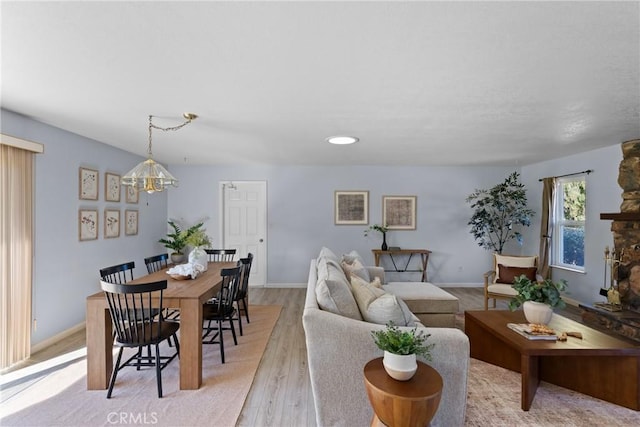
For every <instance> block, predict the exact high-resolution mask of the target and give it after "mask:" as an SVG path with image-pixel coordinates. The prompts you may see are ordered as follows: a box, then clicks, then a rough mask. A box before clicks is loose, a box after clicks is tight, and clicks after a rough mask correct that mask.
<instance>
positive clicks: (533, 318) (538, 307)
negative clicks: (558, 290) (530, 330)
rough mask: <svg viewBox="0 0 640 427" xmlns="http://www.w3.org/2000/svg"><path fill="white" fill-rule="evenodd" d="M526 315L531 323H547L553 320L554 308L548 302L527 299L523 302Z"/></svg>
mask: <svg viewBox="0 0 640 427" xmlns="http://www.w3.org/2000/svg"><path fill="white" fill-rule="evenodd" d="M522 311H524V317H525V318H526V319H527V321H528V322H529V323H540V324H542V325H546V324H547V323H549V322H550V321H551V317H552V316H553V309H552V308H551V306H549V305H548V304H544V303H542V302H535V301H525V302H524V303H523V304H522Z"/></svg>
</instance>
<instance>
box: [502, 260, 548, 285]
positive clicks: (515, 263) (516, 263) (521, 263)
mask: <svg viewBox="0 0 640 427" xmlns="http://www.w3.org/2000/svg"><path fill="white" fill-rule="evenodd" d="M494 256H495V266H496V275H495V278H494V279H493V283H501V282H502V281H501V280H500V264H502V265H507V266H509V267H535V266H536V263H537V260H538V257H537V256H509V255H500V254H495V255H494ZM511 283H513V282H511Z"/></svg>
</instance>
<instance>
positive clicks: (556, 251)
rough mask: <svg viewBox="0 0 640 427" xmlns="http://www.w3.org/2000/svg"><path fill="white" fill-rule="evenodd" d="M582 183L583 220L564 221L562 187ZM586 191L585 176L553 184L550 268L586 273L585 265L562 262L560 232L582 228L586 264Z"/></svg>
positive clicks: (560, 179)
mask: <svg viewBox="0 0 640 427" xmlns="http://www.w3.org/2000/svg"><path fill="white" fill-rule="evenodd" d="M576 181H582V182H583V183H584V188H585V202H584V203H585V219H584V220H582V221H576V220H566V219H564V186H565V185H566V184H568V183H570V182H576ZM586 189H587V176H586V174H578V175H572V176H570V177H562V178H556V182H555V194H554V200H553V237H554V238H553V239H552V246H551V260H552V262H551V265H552V267H556V268H562V269H565V270H571V271H576V272H580V273H586V265H582V266H580V265H575V264H566V263H564V262H563V261H564V260H563V252H564V239H563V233H562V230H563V229H564V228H567V227H582V229H583V231H584V232H583V240H582V252H583V257H584V261H585V262H584V264H586V254H585V251H586V245H585V241H586V234H587V221H586V204H587V197H586Z"/></svg>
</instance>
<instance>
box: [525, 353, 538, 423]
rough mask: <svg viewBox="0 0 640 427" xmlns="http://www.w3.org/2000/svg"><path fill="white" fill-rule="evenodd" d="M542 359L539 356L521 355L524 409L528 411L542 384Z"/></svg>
mask: <svg viewBox="0 0 640 427" xmlns="http://www.w3.org/2000/svg"><path fill="white" fill-rule="evenodd" d="M539 362H540V360H539V357H537V356H526V355H522V356H521V366H520V372H521V375H522V379H521V381H522V400H521V406H522V410H523V411H528V410H529V408H531V403H533V398H534V397H535V395H536V391H537V390H538V384H540V375H539V374H540V372H539V371H540V369H539V367H540V363H539Z"/></svg>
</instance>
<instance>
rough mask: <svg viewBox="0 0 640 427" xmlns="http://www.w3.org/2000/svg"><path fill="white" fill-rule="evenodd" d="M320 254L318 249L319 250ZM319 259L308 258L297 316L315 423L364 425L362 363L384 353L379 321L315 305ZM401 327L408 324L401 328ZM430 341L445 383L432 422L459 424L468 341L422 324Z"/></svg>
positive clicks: (367, 415)
mask: <svg viewBox="0 0 640 427" xmlns="http://www.w3.org/2000/svg"><path fill="white" fill-rule="evenodd" d="M321 254H322V253H321ZM317 284H318V264H317V261H316V260H312V261H311V265H310V269H309V280H308V283H307V294H306V299H305V307H304V312H303V316H302V322H303V326H304V331H305V336H306V344H307V358H308V364H309V373H310V376H311V387H312V390H313V398H314V403H315V409H316V421H317V423H318V425H319V426H349V427H357V426H368V425H369V424H370V422H371V418H372V416H373V410H372V409H371V406H370V403H369V400H368V398H367V394H366V390H365V387H364V378H363V368H364V366H365V364H366V363H367V362H368V361H369V360H371V359H374V358H376V357H382V355H383V352H382V350H379V349H378V348H377V347H376V345H375V344H374V342H373V338H372V336H371V331H374V330H378V329H384V327H385V326H384V325H381V324H374V323H368V322H366V321H363V320H355V319H353V318H350V317H348V316H343V315H340V314H335V313H332V312H331V311H328V310H323V309H321V308H320V306H319V305H318V299H317V297H316V286H317ZM402 328H403V329H411V328H409V327H402ZM424 330H425V332H426V333H429V334H431V337H430V338H429V340H428V342H433V343H435V347H434V349H433V351H432V359H433V360H432V361H425V360H422V361H423V362H426V363H428V364H429V365H430V366H432V367H433V368H434V369H436V370H437V371H438V372H439V373H440V375H441V376H442V379H443V382H444V388H443V391H442V397H441V400H440V406H439V408H438V411H437V413H436V415H435V417H434V418H433V420H432V422H431V425H432V426H444V427H455V426H462V425H464V418H465V409H466V401H467V374H468V369H469V340H468V338H467V336H466V335H465V334H464V333H463V332H462V331H460V330H459V329H455V328H441V327H436V328H430V327H426V328H424Z"/></svg>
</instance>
